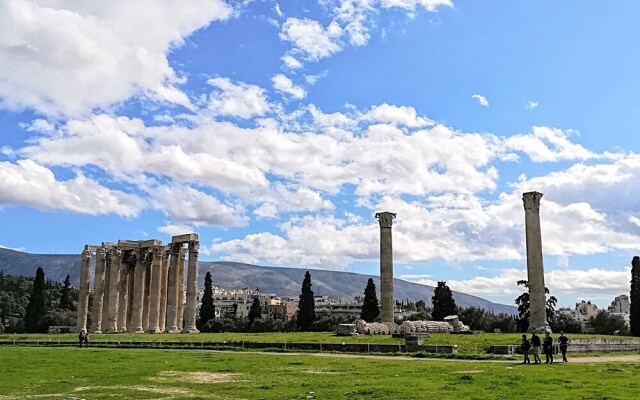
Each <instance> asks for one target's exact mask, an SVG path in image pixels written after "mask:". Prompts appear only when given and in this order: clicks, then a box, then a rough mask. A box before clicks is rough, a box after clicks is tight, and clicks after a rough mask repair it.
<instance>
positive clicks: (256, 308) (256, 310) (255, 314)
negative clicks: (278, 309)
mask: <svg viewBox="0 0 640 400" xmlns="http://www.w3.org/2000/svg"><path fill="white" fill-rule="evenodd" d="M256 319H262V306H261V305H260V299H259V298H257V297H254V299H253V303H251V308H250V309H249V327H251V325H253V321H255V320H256Z"/></svg>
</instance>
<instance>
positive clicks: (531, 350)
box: [520, 331, 569, 364]
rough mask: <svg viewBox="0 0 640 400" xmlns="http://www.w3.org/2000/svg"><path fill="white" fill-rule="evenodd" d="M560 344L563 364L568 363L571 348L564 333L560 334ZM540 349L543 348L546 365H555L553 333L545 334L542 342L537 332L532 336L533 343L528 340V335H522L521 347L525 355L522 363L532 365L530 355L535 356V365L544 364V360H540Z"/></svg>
mask: <svg viewBox="0 0 640 400" xmlns="http://www.w3.org/2000/svg"><path fill="white" fill-rule="evenodd" d="M558 342H559V343H560V352H561V353H562V362H568V361H569V360H567V347H569V338H568V337H566V336H565V335H564V332H560V337H559V338H558ZM540 347H542V351H543V352H544V355H545V362H546V364H553V337H552V336H551V332H548V331H547V332H545V334H544V341H541V340H540V336H538V335H537V334H536V333H535V332H533V334H531V341H529V339H527V335H526V334H522V343H521V345H520V348H521V349H522V353H523V354H524V360H523V361H522V363H523V364H531V360H530V359H529V354H533V363H534V364H542V360H541V359H540Z"/></svg>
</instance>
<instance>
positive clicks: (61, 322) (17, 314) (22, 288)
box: [0, 267, 78, 333]
mask: <svg viewBox="0 0 640 400" xmlns="http://www.w3.org/2000/svg"><path fill="white" fill-rule="evenodd" d="M77 302H78V290H77V289H76V288H74V287H72V286H71V279H70V277H69V275H67V277H66V279H65V280H64V282H63V283H60V282H55V281H50V280H46V279H45V274H44V270H43V269H42V267H38V268H37V270H36V275H35V277H33V278H27V277H23V276H14V275H6V274H4V273H3V272H2V271H0V333H25V332H26V333H42V332H47V331H48V329H49V326H74V325H75V324H76V306H77Z"/></svg>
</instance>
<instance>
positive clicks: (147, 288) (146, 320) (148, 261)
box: [142, 249, 153, 332]
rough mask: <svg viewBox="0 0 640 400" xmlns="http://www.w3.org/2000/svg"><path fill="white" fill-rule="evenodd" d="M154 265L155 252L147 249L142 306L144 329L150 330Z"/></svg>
mask: <svg viewBox="0 0 640 400" xmlns="http://www.w3.org/2000/svg"><path fill="white" fill-rule="evenodd" d="M152 263H153V251H152V250H151V249H147V253H146V254H145V258H144V271H145V272H144V296H143V299H144V302H143V304H142V329H144V330H145V332H146V331H147V329H149V293H150V291H151V264H152Z"/></svg>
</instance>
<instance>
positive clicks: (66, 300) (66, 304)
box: [59, 274, 74, 310]
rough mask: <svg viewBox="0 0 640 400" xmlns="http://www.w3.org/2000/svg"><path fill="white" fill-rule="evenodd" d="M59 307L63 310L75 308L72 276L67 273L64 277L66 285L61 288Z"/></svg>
mask: <svg viewBox="0 0 640 400" xmlns="http://www.w3.org/2000/svg"><path fill="white" fill-rule="evenodd" d="M59 308H61V309H63V310H73V309H74V307H73V297H71V277H69V274H67V277H66V278H65V279H64V286H63V287H62V289H61V290H60V303H59Z"/></svg>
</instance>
